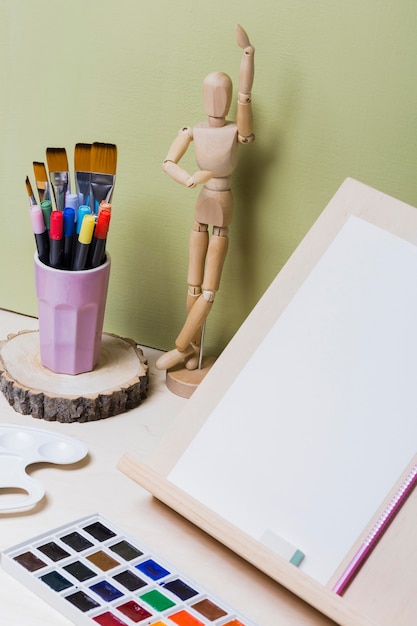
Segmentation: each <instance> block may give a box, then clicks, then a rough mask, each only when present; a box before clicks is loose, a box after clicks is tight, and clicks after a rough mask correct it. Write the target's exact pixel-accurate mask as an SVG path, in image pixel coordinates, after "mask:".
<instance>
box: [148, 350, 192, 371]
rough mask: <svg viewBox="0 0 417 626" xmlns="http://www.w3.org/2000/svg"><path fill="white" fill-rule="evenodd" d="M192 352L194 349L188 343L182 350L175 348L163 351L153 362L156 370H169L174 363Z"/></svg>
mask: <svg viewBox="0 0 417 626" xmlns="http://www.w3.org/2000/svg"><path fill="white" fill-rule="evenodd" d="M193 354H194V350H193V347H192V345H189V346H188V348H186V349H185V350H184V351H181V352H180V351H179V350H177V348H174V349H173V350H170V351H169V352H165V354H163V355H162V356H160V357H159V359H158V360H157V362H156V363H155V367H156V369H158V370H169V369H170V368H171V367H174V365H178V364H179V363H181V362H182V361H185V359H186V358H187V357H189V356H192V355H193Z"/></svg>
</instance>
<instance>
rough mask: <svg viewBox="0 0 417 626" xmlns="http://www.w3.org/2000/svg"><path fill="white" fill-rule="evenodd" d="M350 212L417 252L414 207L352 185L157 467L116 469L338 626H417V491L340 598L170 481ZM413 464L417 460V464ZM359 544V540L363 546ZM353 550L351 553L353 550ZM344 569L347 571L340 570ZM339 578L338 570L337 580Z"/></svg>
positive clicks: (279, 280) (216, 373) (292, 262)
mask: <svg viewBox="0 0 417 626" xmlns="http://www.w3.org/2000/svg"><path fill="white" fill-rule="evenodd" d="M351 215H353V216H357V217H360V218H361V219H362V220H365V221H367V222H369V223H371V224H374V225H376V226H379V227H381V228H382V229H385V230H387V231H389V232H391V233H392V234H394V235H396V236H398V237H400V238H402V239H404V240H406V241H409V242H411V243H412V244H414V245H415V244H416V242H417V210H416V209H415V208H414V207H412V206H409V205H407V204H405V203H403V202H400V201H398V200H395V199H393V198H392V197H389V196H387V195H384V194H383V193H381V192H379V191H377V190H375V189H372V188H370V187H368V186H366V185H363V184H362V183H359V182H357V181H355V180H353V179H347V180H346V181H345V182H344V183H343V185H342V186H341V188H340V189H339V190H338V192H337V193H336V195H335V196H334V198H333V199H332V200H331V202H330V203H329V205H328V206H327V207H326V209H325V210H324V211H323V212H322V214H321V215H320V217H319V218H318V220H317V221H316V223H315V224H314V226H313V227H312V228H311V230H310V231H309V233H308V234H307V235H306V237H305V238H304V240H303V241H302V242H301V244H300V245H299V247H298V248H297V250H296V251H295V253H294V254H293V255H292V257H291V258H290V259H289V261H288V262H287V264H286V265H285V266H284V268H283V269H282V270H281V272H280V273H279V274H278V276H277V277H276V279H275V280H274V282H273V283H272V285H271V286H270V288H269V289H268V290H267V291H266V293H265V295H264V296H263V297H262V299H261V301H260V302H259V303H258V305H257V306H256V307H255V309H254V310H253V311H252V313H251V314H250V316H249V317H248V319H247V320H246V321H245V322H244V324H243V325H242V327H241V328H240V329H239V331H238V333H237V334H236V335H235V337H234V338H233V340H232V341H231V343H230V344H229V346H228V347H227V349H226V350H225V351H224V352H223V353H222V355H221V356H220V357H219V359H218V360H217V362H216V363H215V365H214V367H213V368H212V369H211V371H210V373H209V374H208V376H207V377H206V379H205V381H204V384H203V385H201V386H200V387H199V389H198V390H197V391H196V393H195V394H194V395H193V397H192V399H191V400H190V402H189V403H188V404H187V406H186V407H185V409H184V410H183V411H182V413H181V414H180V415H179V417H178V418H177V419H176V421H175V422H174V424H173V426H172V429H171V430H170V431H169V432H168V434H167V436H166V438H165V439H164V441H163V442H162V444H161V446H160V447H159V448H158V449H157V451H156V453H155V455H154V456H153V457H152V459H151V461H150V462H149V463H148V464H144V463H142V462H140V461H139V460H137V459H135V457H134V455H133V454H132V453H126V454H125V455H124V456H123V457H122V459H121V460H120V463H119V469H120V470H121V471H122V472H124V473H125V474H126V475H127V476H129V477H130V478H132V479H133V480H135V481H136V482H137V483H138V484H140V485H141V486H143V487H144V488H145V489H147V490H148V491H149V492H150V493H152V494H153V495H154V496H155V497H156V498H158V499H159V500H161V501H162V502H164V503H165V504H167V505H168V506H170V507H172V508H173V509H174V510H176V511H177V512H179V513H181V514H182V515H183V516H184V517H186V518H187V519H189V520H190V521H192V522H193V523H195V524H197V525H198V526H199V527H200V528H202V529H203V530H204V531H205V532H207V533H209V534H211V535H212V536H213V537H215V538H216V539H218V540H219V541H220V542H222V543H223V544H224V545H226V546H227V547H229V548H230V549H231V550H233V551H234V552H236V553H237V554H238V555H240V556H242V557H243V558H245V559H246V560H247V561H248V562H249V563H251V564H252V565H254V566H256V567H257V568H259V569H260V570H261V571H263V572H265V573H267V574H268V575H269V576H270V577H271V578H273V579H274V580H275V581H277V583H279V584H280V585H283V586H284V587H286V588H287V589H289V590H290V591H292V592H293V593H294V594H295V595H296V596H298V597H299V598H301V599H302V600H303V601H305V602H307V603H308V604H310V605H311V606H313V607H314V608H316V609H317V610H319V611H320V612H321V613H322V614H324V615H326V616H327V617H329V618H331V619H332V620H334V622H335V623H337V624H340V625H341V626H370V625H371V624H374V625H376V624H378V625H379V626H392V625H393V624H395V626H411V625H412V624H414V623H415V615H416V613H417V597H416V594H415V580H416V574H417V536H416V533H415V527H416V523H417V492H416V491H414V492H413V493H412V495H411V496H410V498H409V499H408V500H407V502H406V504H405V505H404V507H403V509H401V511H400V512H399V514H398V516H397V517H396V519H395V520H394V523H393V524H392V526H391V527H389V528H388V530H387V532H386V534H385V535H384V537H383V538H382V540H381V542H380V543H379V544H378V545H377V547H376V549H375V550H374V552H373V553H372V555H371V556H370V557H369V559H368V561H367V562H366V565H365V567H364V568H363V570H361V571H360V572H359V573H358V575H357V576H356V578H355V579H354V581H353V582H352V584H351V585H350V587H349V588H348V589H347V591H346V593H345V595H344V596H343V597H340V596H337V595H336V594H335V593H333V592H332V591H331V583H332V581H330V582H329V584H328V585H322V584H319V583H318V582H317V581H315V580H314V579H312V578H311V577H309V576H306V575H305V574H304V573H303V572H302V571H299V570H298V569H296V568H294V567H293V566H292V565H291V564H289V563H288V562H286V561H284V560H283V559H282V558H280V557H278V556H277V555H276V554H274V553H272V552H271V551H270V550H268V549H267V548H265V547H264V546H263V545H262V544H260V543H259V542H258V541H256V540H254V539H253V538H251V537H249V536H248V535H247V534H245V533H243V532H242V531H241V530H240V529H239V528H237V527H236V526H235V525H230V523H228V522H227V521H226V520H225V519H223V518H222V517H220V516H219V515H218V514H217V513H216V512H215V511H213V510H211V509H209V508H208V507H207V506H205V505H204V503H202V502H200V501H197V500H196V499H194V498H192V497H191V496H189V495H188V494H187V493H185V492H184V491H182V490H181V489H179V488H178V487H177V486H175V485H174V484H173V483H172V482H170V481H169V480H168V479H167V476H168V475H169V474H170V471H171V470H172V468H173V467H174V466H175V464H176V463H177V461H178V460H179V459H180V458H181V456H182V455H183V453H184V452H185V451H186V449H187V448H188V446H189V445H190V443H191V441H192V440H193V438H194V436H195V435H196V434H197V433H198V432H199V431H200V429H201V428H202V427H203V425H204V423H205V422H206V420H207V419H208V418H209V416H210V415H211V413H212V411H213V410H214V409H215V407H216V405H217V403H218V402H219V401H220V399H221V398H222V397H223V396H224V394H225V393H226V392H227V391H228V389H229V387H230V386H231V385H232V383H233V382H234V381H235V379H236V377H237V376H238V375H239V373H240V371H241V369H242V367H243V366H244V364H245V363H246V362H247V361H248V360H249V359H250V358H251V356H252V355H253V353H254V351H255V350H256V348H257V346H258V345H259V344H260V342H261V341H262V340H263V338H264V337H265V336H266V335H267V333H268V332H269V330H270V329H271V328H272V326H273V325H274V323H275V321H276V320H277V318H278V317H279V316H280V315H281V314H282V313H283V311H284V310H285V308H286V306H287V305H288V304H289V303H290V302H291V300H292V298H293V297H294V295H295V294H296V292H297V290H298V289H299V288H300V286H301V285H302V284H303V283H304V281H305V280H306V279H307V277H308V275H309V273H310V272H311V269H312V268H313V267H314V266H315V265H316V264H317V262H318V261H319V260H320V259H321V257H322V256H323V255H324V253H325V252H326V250H327V249H328V247H329V246H330V244H331V243H332V242H333V240H334V238H335V237H336V235H337V234H338V233H339V231H340V230H341V229H342V227H343V226H344V224H345V223H346V222H347V220H348V218H349V217H350V216H351ZM410 289H414V284H412V285H411V284H410ZM242 401H244V400H242ZM393 419H395V416H393ZM254 445H256V442H254ZM416 458H417V457H416ZM416 458H414V459H413V460H412V463H415V462H416ZM408 470H409V468H404V475H403V476H401V477H400V478H399V480H398V483H397V484H396V485H395V486H394V487H393V490H392V492H391V493H389V494H387V496H386V500H385V501H384V502H383V503H382V504H381V510H383V508H384V507H385V506H386V504H387V503H388V502H389V500H390V498H391V497H392V495H393V493H394V492H395V490H396V489H397V488H398V486H399V484H400V483H401V481H402V479H403V478H404V477H405V475H406V473H407V471H408ZM254 471H255V469H254ZM225 480H227V478H226V477H225ZM379 513H380V511H376V512H375V518H374V519H372V520H370V523H369V527H367V528H365V529H364V531H363V536H365V535H366V534H367V533H368V532H369V530H370V528H371V527H372V525H373V523H374V521H375V519H376V518H377V517H378V515H379ZM361 539H362V537H360V538H358V545H359V543H360V541H361ZM356 547H357V546H356V545H355V546H353V547H352V553H353V552H354V551H355V550H356ZM349 558H350V554H347V555H346V561H348V560H349ZM342 565H344V564H342ZM342 565H341V568H340V569H343V567H342ZM338 573H339V572H335V574H334V578H336V577H337V575H338Z"/></svg>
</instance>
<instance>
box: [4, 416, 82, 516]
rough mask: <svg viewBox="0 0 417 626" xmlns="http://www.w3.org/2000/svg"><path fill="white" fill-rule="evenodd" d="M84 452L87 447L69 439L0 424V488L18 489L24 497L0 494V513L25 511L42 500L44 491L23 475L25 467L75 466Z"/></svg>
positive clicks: (35, 481)
mask: <svg viewBox="0 0 417 626" xmlns="http://www.w3.org/2000/svg"><path fill="white" fill-rule="evenodd" d="M87 452H88V448H87V446H86V445H85V444H84V443H82V442H81V441H78V440H77V439H74V438H73V437H66V436H65V435H58V434H56V433H53V432H49V431H46V430H41V429H38V428H28V427H23V426H15V425H11V424H0V489H3V490H12V491H13V490H17V491H19V490H20V491H22V492H25V493H26V494H27V495H26V496H25V497H23V498H19V499H16V500H14V499H11V498H8V497H7V495H6V494H2V498H1V501H0V511H10V510H14V509H27V508H29V507H32V506H34V505H35V504H36V503H37V502H39V501H40V500H41V499H42V498H43V496H44V494H45V489H44V487H43V485H41V484H40V483H39V482H38V481H37V480H35V479H34V478H32V477H30V476H29V475H28V474H27V473H26V468H27V467H28V465H32V464H33V463H54V464H57V465H64V464H71V463H76V462H78V461H80V460H81V459H83V458H84V457H85V456H86V455H87Z"/></svg>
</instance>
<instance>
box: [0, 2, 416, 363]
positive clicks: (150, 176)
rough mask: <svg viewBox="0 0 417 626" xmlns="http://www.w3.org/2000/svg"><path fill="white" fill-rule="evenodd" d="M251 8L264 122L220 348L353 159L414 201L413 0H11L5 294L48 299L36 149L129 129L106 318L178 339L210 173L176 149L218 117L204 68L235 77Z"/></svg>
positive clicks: (210, 348) (222, 312) (213, 329)
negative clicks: (204, 179)
mask: <svg viewBox="0 0 417 626" xmlns="http://www.w3.org/2000/svg"><path fill="white" fill-rule="evenodd" d="M236 23H241V24H242V25H243V26H244V28H245V29H246V30H247V31H248V33H249V35H250V38H251V40H252V43H253V44H254V46H255V47H256V57H255V59H256V75H255V83H254V90H253V105H254V115H255V132H256V135H257V139H256V142H255V143H254V144H253V145H252V146H248V147H245V148H242V150H241V153H240V161H239V166H238V169H237V170H236V173H235V175H234V192H235V201H236V211H235V218H234V223H233V224H232V228H231V240H230V249H229V256H228V258H227V262H226V267H225V271H224V275H223V279H222V285H221V289H220V292H219V294H218V296H217V298H216V303H215V305H214V307H213V311H212V313H211V316H210V318H209V322H208V324H207V330H206V351H207V352H211V353H218V352H219V351H220V350H221V349H222V348H223V347H224V346H225V345H226V343H227V342H228V341H229V340H230V338H231V337H232V335H233V334H234V333H235V331H236V330H237V328H238V327H239V326H240V324H241V323H242V321H243V320H244V319H245V317H246V316H247V314H248V313H249V312H250V310H251V308H252V307H253V306H254V304H255V303H256V302H257V300H258V299H259V298H260V296H261V295H262V293H263V292H264V290H265V289H266V288H267V286H268V285H269V283H270V282H271V281H272V279H273V278H274V276H275V275H276V273H277V272H278V271H279V269H280V268H281V267H282V265H283V263H284V262H285V261H286V259H287V258H288V256H289V255H290V254H291V253H292V251H293V250H294V248H295V247H296V246H297V244H298V242H299V241H300V240H301V238H302V237H303V236H304V234H305V233H306V231H307V230H308V229H309V227H310V226H311V225H312V223H313V222H314V221H315V219H316V218H317V216H318V215H319V213H320V212H321V210H322V209H323V208H324V206H325V205H326V204H327V202H328V201H329V199H330V198H331V196H332V195H333V194H334V193H335V191H336V190H337V188H338V187H339V186H340V184H341V183H342V181H343V180H344V179H345V178H346V177H347V176H351V177H354V178H357V179H359V180H361V181H362V182H365V183H367V184H369V185H371V186H374V187H377V188H378V189H380V190H381V191H383V192H385V193H388V194H390V195H393V196H396V197H398V198H400V199H401V200H403V201H405V202H408V203H411V204H414V205H417V183H416V165H417V141H416V128H417V124H416V117H417V81H416V77H417V73H416V65H417V62H416V59H417V37H416V25H417V3H416V1H415V0H398V1H397V2H393V1H392V0H275V1H274V2H271V0H268V1H266V0H257V2H256V3H255V2H253V0H252V1H251V2H249V1H248V0H229V1H228V2H225V1H224V0H222V1H220V0H211V1H210V2H205V3H203V2H201V3H200V2H196V1H195V0H177V1H176V2H173V1H172V0H159V1H157V2H149V1H147V0H141V1H140V0H115V1H109V0H70V1H69V2H68V1H63V0H0V81H1V88H0V189H1V195H2V202H1V209H0V210H1V225H0V262H1V278H0V307H3V308H7V309H11V310H15V311H20V312H23V313H28V314H31V315H36V299H35V294H34V281H33V268H32V255H33V251H34V241H33V236H32V234H31V230H30V225H29V218H28V200H27V196H26V190H25V184H24V181H25V177H26V175H30V177H31V180H32V184H34V181H33V174H32V161H33V160H44V158H45V157H44V155H45V148H46V147H47V146H59V147H61V146H64V147H66V148H67V150H68V153H69V157H70V160H71V163H72V158H73V156H72V155H73V147H74V145H75V143H76V142H78V141H84V142H89V141H108V142H114V143H116V144H117V146H118V149H119V160H118V172H117V183H116V190H115V194H114V197H113V219H112V227H111V234H110V237H109V244H108V245H109V251H110V252H111V255H112V262H113V266H112V275H111V284H110V292H109V299H108V305H107V313H106V330H108V331H111V332H115V333H118V334H120V335H123V336H130V337H133V338H135V339H136V340H137V341H138V342H140V343H142V344H145V345H149V346H153V347H158V348H162V349H168V348H170V347H172V345H173V341H174V339H175V337H176V334H177V332H178V331H179V329H180V327H181V324H182V321H183V319H184V312H185V294H186V284H185V283H186V266H187V248H188V236H189V231H190V228H191V225H192V221H193V209H194V202H195V199H196V197H197V193H198V190H188V189H186V188H185V187H182V186H180V185H178V184H176V183H174V182H173V181H172V180H171V179H170V178H168V176H166V175H165V174H164V173H163V172H162V169H161V163H162V161H163V159H164V157H165V154H166V152H167V149H168V147H169V145H170V143H171V141H172V139H173V138H174V137H175V136H176V133H177V131H178V129H179V128H180V127H181V126H183V125H186V124H190V125H192V124H193V123H195V122H197V121H199V120H200V119H204V112H203V109H202V104H201V82H202V79H203V78H204V76H205V75H206V74H207V73H208V72H210V71H212V70H215V69H220V70H222V71H226V72H227V73H229V74H230V75H231V76H232V77H233V78H234V79H236V78H237V73H238V68H239V63H240V56H241V51H240V49H239V48H238V47H237V45H236V43H235V39H234V28H235V24H236ZM235 84H236V83H235ZM234 111H235V106H234V107H233V109H232V112H231V114H232V115H233V114H234ZM184 163H185V165H186V166H187V167H189V168H190V170H191V171H193V170H194V169H195V167H194V161H193V156H192V154H191V155H187V156H186V159H185V161H184Z"/></svg>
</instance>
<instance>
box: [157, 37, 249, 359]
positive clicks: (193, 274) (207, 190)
mask: <svg viewBox="0 0 417 626" xmlns="http://www.w3.org/2000/svg"><path fill="white" fill-rule="evenodd" d="M236 39H237V43H238V45H239V46H240V47H241V48H242V49H243V57H242V61H241V65H240V72H239V85H238V89H239V94H238V100H237V119H236V122H229V121H227V120H226V116H227V114H228V112H229V108H230V104H231V99H232V88H233V86H232V81H231V79H230V77H229V76H228V75H227V74H224V73H223V72H213V73H211V74H209V75H208V76H207V77H206V78H205V79H204V83H203V102H204V108H205V111H206V113H207V116H208V118H207V120H206V121H204V122H200V123H198V124H196V125H195V126H193V127H190V126H186V127H184V128H182V129H181V130H180V131H179V133H178V136H177V137H176V139H175V140H174V142H173V143H172V145H171V147H170V149H169V151H168V154H167V156H166V159H165V161H164V164H163V169H164V171H165V172H166V173H167V174H168V175H169V176H170V177H171V178H172V179H173V180H175V181H176V182H178V183H182V184H183V185H185V186H186V187H189V188H190V189H192V188H193V187H195V186H196V185H198V184H203V185H204V186H203V188H202V189H201V192H200V194H199V196H198V199H197V204H196V208H195V221H194V226H193V229H192V231H191V236H190V244H189V265H188V278H187V282H188V296H187V318H186V320H185V323H184V326H183V328H182V330H181V331H180V334H179V335H178V337H177V339H176V341H175V348H174V349H173V350H170V351H169V352H166V353H165V354H163V355H162V356H161V357H160V358H159V359H158V361H157V363H156V367H157V368H158V369H161V370H163V369H169V368H171V367H173V366H175V365H178V364H180V363H182V362H184V365H185V367H186V368H187V369H189V370H192V369H195V368H197V366H198V363H199V351H200V343H201V330H202V326H203V324H204V322H205V320H206V318H207V316H208V314H209V312H210V310H211V307H212V306H213V301H214V298H215V294H216V291H217V290H218V289H219V284H220V278H221V273H222V269H223V264H224V260H225V258H226V254H227V248H228V242H229V240H228V227H229V225H230V223H231V221H232V213H233V196H232V191H231V188H230V185H231V180H230V178H231V174H232V172H233V170H234V169H235V167H236V163H237V148H238V144H239V143H240V144H249V143H252V142H253V141H254V139H255V136H254V134H253V132H252V131H253V120H252V104H251V90H252V83H253V77H254V52H255V50H254V48H253V46H252V45H251V44H250V41H249V38H248V36H247V34H246V32H245V31H244V30H243V28H242V27H241V26H239V25H238V26H237V27H236ZM192 141H194V148H195V155H196V160H197V165H198V167H199V168H200V169H199V170H198V171H197V172H195V173H194V174H193V175H190V174H189V173H188V172H187V171H186V170H184V169H182V168H181V167H180V166H179V165H178V163H179V161H180V160H181V158H182V157H183V155H184V154H185V152H186V151H187V149H188V147H189V145H190V143H191V142H192ZM209 225H212V227H213V231H212V236H211V237H209V232H208V227H209Z"/></svg>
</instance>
